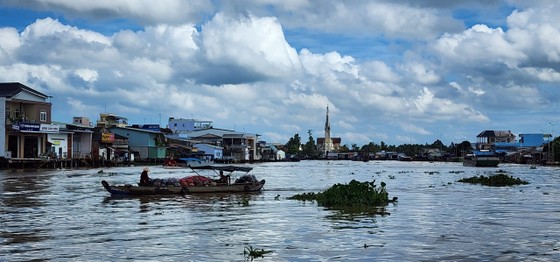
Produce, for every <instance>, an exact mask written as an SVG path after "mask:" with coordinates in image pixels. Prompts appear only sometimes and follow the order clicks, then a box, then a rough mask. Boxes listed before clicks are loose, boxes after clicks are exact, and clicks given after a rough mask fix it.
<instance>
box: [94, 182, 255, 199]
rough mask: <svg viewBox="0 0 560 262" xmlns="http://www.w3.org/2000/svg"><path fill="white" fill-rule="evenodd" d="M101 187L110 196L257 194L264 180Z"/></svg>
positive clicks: (106, 185) (106, 184)
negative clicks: (195, 184)
mask: <svg viewBox="0 0 560 262" xmlns="http://www.w3.org/2000/svg"><path fill="white" fill-rule="evenodd" d="M101 184H102V185H103V187H104V188H105V189H106V190H107V191H108V192H109V193H111V195H133V196H142V195H186V194H202V193H245V192H246V193H250V192H259V191H261V190H262V188H263V187H264V184H265V180H264V179H263V180H261V181H258V182H254V183H238V184H229V185H210V186H185V187H180V186H160V187H158V186H136V185H110V184H109V183H108V182H107V181H105V180H103V181H101Z"/></svg>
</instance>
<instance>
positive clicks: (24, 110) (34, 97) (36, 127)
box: [0, 82, 64, 159]
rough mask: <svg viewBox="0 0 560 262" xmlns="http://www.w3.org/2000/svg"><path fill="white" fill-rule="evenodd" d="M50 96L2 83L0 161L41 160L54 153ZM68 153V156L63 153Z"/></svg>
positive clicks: (26, 87)
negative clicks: (49, 136)
mask: <svg viewBox="0 0 560 262" xmlns="http://www.w3.org/2000/svg"><path fill="white" fill-rule="evenodd" d="M50 98H51V97H50V96H48V95H45V94H43V93H41V92H39V91H37V90H34V89H32V88H30V87H28V86H26V85H24V84H21V83H15V82H14V83H0V144H1V145H3V146H0V157H4V158H21V159H23V158H38V157H39V156H41V155H44V154H46V153H47V152H49V151H51V150H52V143H50V142H48V139H47V138H48V136H47V135H48V134H53V133H58V131H59V130H58V126H57V125H52V124H51V106H52V104H51V102H50ZM60 153H64V152H60Z"/></svg>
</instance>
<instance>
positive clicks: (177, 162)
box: [163, 157, 214, 169]
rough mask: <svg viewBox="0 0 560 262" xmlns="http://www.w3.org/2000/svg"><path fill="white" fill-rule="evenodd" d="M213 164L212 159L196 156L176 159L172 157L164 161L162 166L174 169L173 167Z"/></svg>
mask: <svg viewBox="0 0 560 262" xmlns="http://www.w3.org/2000/svg"><path fill="white" fill-rule="evenodd" d="M212 164H214V162H213V161H211V160H208V159H201V158H196V157H183V158H178V159H173V160H170V161H167V160H166V161H165V162H164V163H163V168H167V169H174V168H190V167H198V166H207V165H212Z"/></svg>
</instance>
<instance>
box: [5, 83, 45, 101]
mask: <svg viewBox="0 0 560 262" xmlns="http://www.w3.org/2000/svg"><path fill="white" fill-rule="evenodd" d="M23 91H27V92H29V93H32V94H34V95H36V96H40V97H42V98H45V99H46V98H48V97H49V96H47V95H45V94H43V93H41V92H39V91H37V90H35V89H33V88H31V87H28V86H26V85H24V84H22V83H18V82H12V83H0V97H7V98H12V97H14V96H16V95H17V94H19V93H21V92H23Z"/></svg>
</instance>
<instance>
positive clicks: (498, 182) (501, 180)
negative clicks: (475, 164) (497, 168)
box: [459, 174, 529, 186]
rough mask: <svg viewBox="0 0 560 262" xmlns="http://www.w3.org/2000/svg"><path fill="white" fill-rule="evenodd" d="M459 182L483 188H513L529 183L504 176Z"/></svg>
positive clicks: (474, 177)
mask: <svg viewBox="0 0 560 262" xmlns="http://www.w3.org/2000/svg"><path fill="white" fill-rule="evenodd" d="M459 182H463V183H470V184H481V185H485V186H514V185H525V184H529V182H527V181H524V180H521V179H519V178H513V177H511V176H508V175H506V174H495V175H493V176H490V177H485V176H479V177H476V176H473V177H470V178H463V179H460V180H459Z"/></svg>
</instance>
